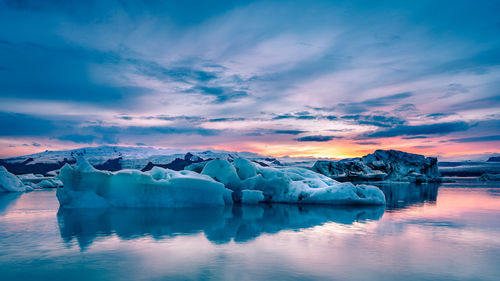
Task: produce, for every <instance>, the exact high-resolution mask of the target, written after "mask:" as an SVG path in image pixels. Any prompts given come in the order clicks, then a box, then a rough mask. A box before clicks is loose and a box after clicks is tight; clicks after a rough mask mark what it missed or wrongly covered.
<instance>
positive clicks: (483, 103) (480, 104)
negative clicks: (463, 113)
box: [451, 95, 500, 110]
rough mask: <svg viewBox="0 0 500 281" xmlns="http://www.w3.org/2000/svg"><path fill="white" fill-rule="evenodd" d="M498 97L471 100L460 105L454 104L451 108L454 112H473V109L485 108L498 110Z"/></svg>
mask: <svg viewBox="0 0 500 281" xmlns="http://www.w3.org/2000/svg"><path fill="white" fill-rule="evenodd" d="M499 107H500V95H496V96H491V97H485V98H480V99H473V100H469V101H465V102H461V103H456V104H454V105H452V106H451V108H452V109H454V110H473V109H486V108H499Z"/></svg>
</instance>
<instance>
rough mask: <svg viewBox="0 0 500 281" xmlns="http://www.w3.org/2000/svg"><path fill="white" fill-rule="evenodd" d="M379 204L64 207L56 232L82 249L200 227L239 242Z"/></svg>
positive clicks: (365, 215)
mask: <svg viewBox="0 0 500 281" xmlns="http://www.w3.org/2000/svg"><path fill="white" fill-rule="evenodd" d="M384 210H385V207H384V206H365V207H332V206H315V205H313V206H309V205H300V206H297V205H288V204H274V205H267V204H265V205H262V204H261V205H253V206H245V205H234V206H221V207H210V208H172V209H170V208H169V209H129V208H105V209H65V208H60V209H59V212H58V214H57V219H58V223H59V230H60V233H61V237H62V239H63V240H64V241H65V242H71V241H72V240H73V239H74V238H75V239H76V240H77V241H78V244H79V245H80V248H81V249H82V250H84V249H85V248H86V247H88V246H89V245H90V244H92V243H93V241H94V240H95V239H98V238H100V237H107V236H110V235H113V234H116V235H117V236H118V237H120V238H121V239H134V238H138V237H144V236H148V237H152V238H154V239H165V238H169V237H174V236H178V235H189V234H195V233H204V234H205V236H206V237H207V239H208V240H210V241H211V242H213V243H227V242H230V241H231V240H234V241H235V242H245V241H248V240H251V239H254V238H256V237H258V236H259V235H261V234H263V233H271V234H272V233H277V232H279V231H282V230H298V229H304V228H310V227H314V226H317V225H321V224H324V223H328V222H336V223H341V224H352V223H353V222H362V221H367V220H378V219H380V218H381V217H382V215H383V213H384Z"/></svg>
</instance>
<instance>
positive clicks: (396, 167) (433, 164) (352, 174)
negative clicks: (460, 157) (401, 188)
mask: <svg viewBox="0 0 500 281" xmlns="http://www.w3.org/2000/svg"><path fill="white" fill-rule="evenodd" d="M437 162H438V161H437V158H434V157H425V156H423V155H418V154H412V153H406V152H402V151H397V150H376V151H375V152H374V153H372V154H368V155H365V156H363V157H361V158H355V159H345V160H340V161H323V160H320V161H316V163H315V164H314V166H313V170H315V171H317V172H319V173H321V174H323V175H326V176H328V177H330V178H333V179H336V180H340V181H399V182H414V183H422V182H440V181H441V176H440V174H439V170H438V165H437Z"/></svg>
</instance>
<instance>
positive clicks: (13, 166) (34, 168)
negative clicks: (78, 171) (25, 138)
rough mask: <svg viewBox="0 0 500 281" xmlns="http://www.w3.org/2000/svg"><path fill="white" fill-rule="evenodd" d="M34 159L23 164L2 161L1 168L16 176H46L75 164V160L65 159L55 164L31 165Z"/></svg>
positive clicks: (0, 161)
mask: <svg viewBox="0 0 500 281" xmlns="http://www.w3.org/2000/svg"><path fill="white" fill-rule="evenodd" d="M31 162H33V158H28V159H26V160H25V161H23V162H7V161H5V160H1V159H0V166H4V167H5V168H6V169H7V170H8V171H9V172H11V173H13V174H15V175H23V174H41V175H46V174H47V173H48V172H50V171H54V170H58V169H60V168H61V167H62V166H64V165H65V164H75V163H76V160H75V159H67V158H64V160H63V161H58V162H55V163H31Z"/></svg>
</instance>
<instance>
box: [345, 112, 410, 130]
mask: <svg viewBox="0 0 500 281" xmlns="http://www.w3.org/2000/svg"><path fill="white" fill-rule="evenodd" d="M340 118H341V119H344V120H352V121H354V122H355V123H357V124H360V125H369V126H376V127H383V128H387V127H394V126H397V125H402V124H405V123H406V121H405V120H402V119H400V118H399V117H396V116H386V115H360V114H357V115H345V116H342V117H340Z"/></svg>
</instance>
